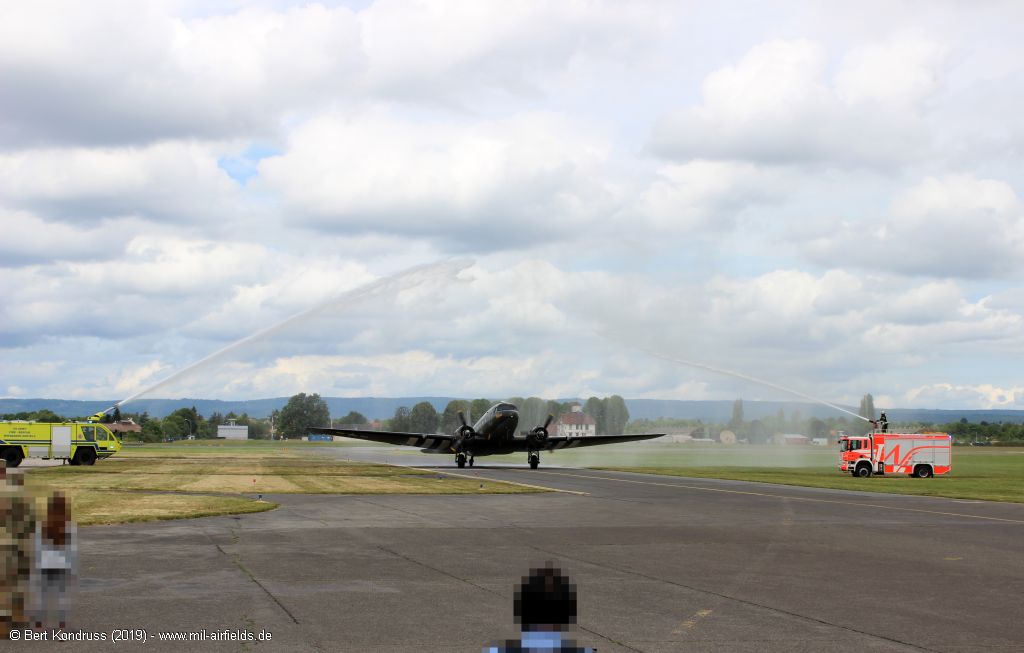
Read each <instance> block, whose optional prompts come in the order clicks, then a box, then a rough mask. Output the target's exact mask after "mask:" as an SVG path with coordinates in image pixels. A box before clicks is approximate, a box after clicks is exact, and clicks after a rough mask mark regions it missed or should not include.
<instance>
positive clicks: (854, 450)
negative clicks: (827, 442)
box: [839, 431, 952, 478]
mask: <svg viewBox="0 0 1024 653" xmlns="http://www.w3.org/2000/svg"><path fill="white" fill-rule="evenodd" d="M951 445H952V438H950V437H949V434H947V433H883V432H881V431H872V432H871V433H866V434H864V435H844V436H843V437H841V438H839V470H840V471H843V472H850V473H851V474H853V475H854V476H860V477H862V478H867V477H868V476H871V475H872V474H908V475H910V476H916V477H917V478H931V477H932V476H934V475H935V474H940V475H941V474H948V473H949V472H950V470H951V469H952V462H951V461H952V446H951Z"/></svg>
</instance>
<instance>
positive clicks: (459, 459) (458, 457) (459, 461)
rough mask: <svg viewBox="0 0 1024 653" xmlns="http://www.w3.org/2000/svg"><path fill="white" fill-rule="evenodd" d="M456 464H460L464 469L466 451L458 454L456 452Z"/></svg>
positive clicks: (460, 467)
mask: <svg viewBox="0 0 1024 653" xmlns="http://www.w3.org/2000/svg"><path fill="white" fill-rule="evenodd" d="M455 464H456V465H458V466H459V469H462V468H463V467H465V466H466V454H464V453H457V454H455Z"/></svg>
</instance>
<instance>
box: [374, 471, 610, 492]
mask: <svg viewBox="0 0 1024 653" xmlns="http://www.w3.org/2000/svg"><path fill="white" fill-rule="evenodd" d="M385 464H389V463H385ZM392 467H401V468H403V469H415V470H416V471H420V472H427V473H428V474H447V475H448V476H457V477H459V478H468V479H469V480H471V481H480V480H487V481H491V482H493V483H508V484H509V485H518V486H519V487H528V488H532V489H534V490H545V491H547V492H561V493H562V494H576V495H579V496H582V497H589V496H590V493H589V492H580V491H578V490H562V489H560V488H557V487H547V486H546V485H531V484H530V483H519V482H518V481H505V480H502V479H500V478H491V477H489V476H471V475H469V474H459V473H458V472H446V471H444V470H441V469H424V468H422V467H406V466H405V465H392Z"/></svg>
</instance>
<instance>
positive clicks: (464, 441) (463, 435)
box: [452, 425, 476, 453]
mask: <svg viewBox="0 0 1024 653" xmlns="http://www.w3.org/2000/svg"><path fill="white" fill-rule="evenodd" d="M475 437H476V431H474V430H473V427H472V426H467V425H463V426H460V427H459V428H458V430H456V431H455V439H454V440H453V441H452V448H453V449H455V453H462V452H463V451H465V450H466V448H467V446H468V445H469V443H471V442H472V441H473V438H475Z"/></svg>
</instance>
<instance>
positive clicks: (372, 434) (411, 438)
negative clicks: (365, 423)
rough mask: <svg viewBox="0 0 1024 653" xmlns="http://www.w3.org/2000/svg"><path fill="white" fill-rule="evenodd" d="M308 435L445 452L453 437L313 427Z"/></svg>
mask: <svg viewBox="0 0 1024 653" xmlns="http://www.w3.org/2000/svg"><path fill="white" fill-rule="evenodd" d="M309 432H310V433H319V434H323V435H340V436H344V437H346V438H356V439H359V440H372V441H373V442H386V443H387V444H399V445H404V446H407V447H419V448H420V449H435V450H438V451H447V450H448V449H449V448H450V447H451V444H452V440H453V439H454V436H451V435H444V434H442V433H400V432H397V431H361V430H359V429H331V428H326V427H323V426H314V427H312V428H310V429H309Z"/></svg>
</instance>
